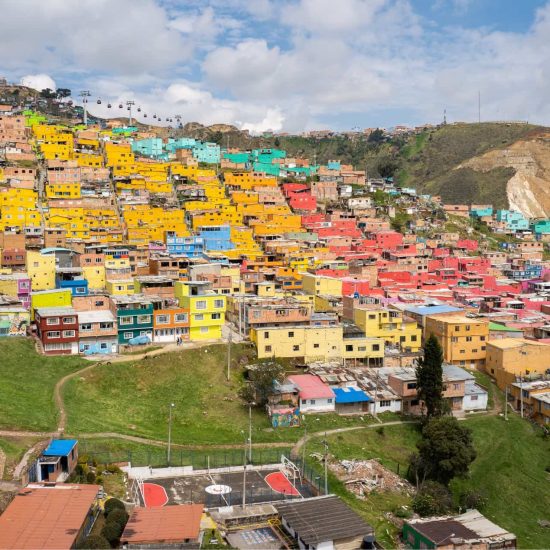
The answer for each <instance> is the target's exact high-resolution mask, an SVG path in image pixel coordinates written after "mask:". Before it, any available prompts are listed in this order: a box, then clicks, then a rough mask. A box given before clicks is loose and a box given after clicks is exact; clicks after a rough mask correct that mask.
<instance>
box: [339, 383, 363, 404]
mask: <svg viewBox="0 0 550 550" xmlns="http://www.w3.org/2000/svg"><path fill="white" fill-rule="evenodd" d="M332 391H333V392H334V395H335V396H336V404H338V403H366V402H367V401H372V399H371V398H370V397H369V396H368V395H367V394H366V393H365V392H364V391H363V390H360V389H358V388H353V387H347V388H332Z"/></svg>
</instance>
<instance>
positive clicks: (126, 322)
mask: <svg viewBox="0 0 550 550" xmlns="http://www.w3.org/2000/svg"><path fill="white" fill-rule="evenodd" d="M133 322H134V318H133V317H121V318H120V319H119V320H118V324H119V325H131V324H132V323H133Z"/></svg>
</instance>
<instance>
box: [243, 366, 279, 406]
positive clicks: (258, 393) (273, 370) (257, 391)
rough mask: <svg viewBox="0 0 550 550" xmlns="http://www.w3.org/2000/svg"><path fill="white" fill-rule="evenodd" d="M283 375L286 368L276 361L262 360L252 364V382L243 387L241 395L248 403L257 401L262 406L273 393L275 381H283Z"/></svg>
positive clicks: (250, 378) (250, 374)
mask: <svg viewBox="0 0 550 550" xmlns="http://www.w3.org/2000/svg"><path fill="white" fill-rule="evenodd" d="M283 377H284V369H283V367H282V366H281V365H280V364H279V363H277V362H275V361H262V362H260V363H257V364H256V365H252V366H251V368H250V369H249V371H248V379H249V382H250V383H249V384H246V385H245V386H243V388H241V390H240V392H239V395H240V397H241V398H242V399H244V400H245V401H246V402H247V403H252V402H255V403H256V405H258V406H260V407H261V406H263V405H265V404H266V403H267V400H268V398H269V396H270V395H271V394H272V393H273V383H274V382H275V381H276V380H277V381H278V382H281V381H282V380H283Z"/></svg>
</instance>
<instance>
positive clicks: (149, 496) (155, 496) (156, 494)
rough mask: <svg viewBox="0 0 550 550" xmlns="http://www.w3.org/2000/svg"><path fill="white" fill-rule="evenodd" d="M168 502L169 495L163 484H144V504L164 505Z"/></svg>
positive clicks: (149, 505)
mask: <svg viewBox="0 0 550 550" xmlns="http://www.w3.org/2000/svg"><path fill="white" fill-rule="evenodd" d="M167 502H168V495H167V494H166V490H165V489H164V487H163V486H162V485H157V484H156V483H144V484H143V504H144V505H145V507H146V508H152V507H154V506H164V505H165V504H166V503H167Z"/></svg>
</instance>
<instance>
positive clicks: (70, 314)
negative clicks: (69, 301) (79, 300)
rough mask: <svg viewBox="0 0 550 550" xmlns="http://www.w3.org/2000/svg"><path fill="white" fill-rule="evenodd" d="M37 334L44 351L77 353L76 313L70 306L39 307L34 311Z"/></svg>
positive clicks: (51, 353) (54, 353)
mask: <svg viewBox="0 0 550 550" xmlns="http://www.w3.org/2000/svg"><path fill="white" fill-rule="evenodd" d="M35 321H36V329H37V335H38V338H39V339H40V341H41V342H42V347H43V349H44V353H46V354H50V355H76V354H78V314H77V312H76V310H75V309H73V308H72V307H69V306H66V307H41V308H38V309H37V310H36V311H35Z"/></svg>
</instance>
